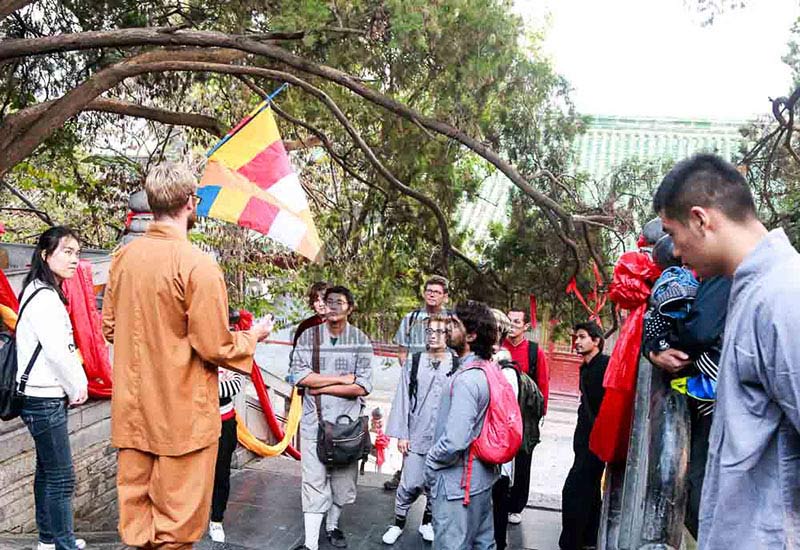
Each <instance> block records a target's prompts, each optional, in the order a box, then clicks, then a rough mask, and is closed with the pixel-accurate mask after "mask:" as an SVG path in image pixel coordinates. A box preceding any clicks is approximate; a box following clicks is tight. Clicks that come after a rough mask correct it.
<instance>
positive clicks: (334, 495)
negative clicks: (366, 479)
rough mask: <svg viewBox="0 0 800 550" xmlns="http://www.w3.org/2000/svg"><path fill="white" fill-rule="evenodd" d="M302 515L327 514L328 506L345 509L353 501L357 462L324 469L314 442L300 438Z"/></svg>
mask: <svg viewBox="0 0 800 550" xmlns="http://www.w3.org/2000/svg"><path fill="white" fill-rule="evenodd" d="M300 445H301V449H302V455H301V458H300V466H301V470H302V479H303V483H302V502H303V512H311V513H317V514H324V513H326V512H327V511H328V510H329V509H330V507H331V504H336V505H337V506H344V505H345V504H352V503H354V502H355V501H356V482H357V480H358V462H353V463H352V464H348V465H347V466H325V465H324V464H323V463H322V462H320V461H319V459H318V458H317V441H316V440H315V439H306V438H302V439H301V442H300Z"/></svg>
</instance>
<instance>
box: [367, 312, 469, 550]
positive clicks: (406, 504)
mask: <svg viewBox="0 0 800 550" xmlns="http://www.w3.org/2000/svg"><path fill="white" fill-rule="evenodd" d="M448 324H449V317H448V316H447V315H442V314H434V315H432V316H430V317H428V319H427V321H426V325H427V326H426V329H425V336H426V338H427V342H428V343H427V347H428V349H427V351H424V352H418V353H413V354H411V356H410V357H409V358H408V359H407V360H406V363H405V365H403V373H402V376H401V378H400V382H399V383H398V384H397V392H396V393H395V396H394V401H392V411H391V413H390V414H389V423H388V425H387V428H386V435H388V436H391V437H396V438H397V440H398V441H397V449H398V450H399V451H400V452H401V453H403V457H404V458H403V472H402V475H401V477H400V485H399V486H398V487H397V494H396V495H395V519H394V525H392V526H391V527H389V529H388V530H387V531H386V533H385V534H384V535H383V542H384V543H385V544H394V543H395V542H397V539H398V538H399V537H400V535H401V534H402V532H403V528H404V527H405V524H406V517H407V516H408V509H409V508H410V507H411V505H412V504H414V502H415V501H416V500H417V498H419V496H420V495H421V494H422V493H423V492H425V495H426V497H428V498H427V502H426V503H425V514H424V515H423V517H422V524H421V525H420V527H419V532H420V534H421V535H422V538H423V539H425V541H427V542H433V539H434V533H433V524H432V516H431V501H430V495H429V494H428V491H427V490H426V489H425V455H427V454H428V450H429V449H430V448H431V445H432V444H433V433H434V428H435V425H436V417H437V415H438V413H439V404H440V403H441V398H442V393H443V392H445V391H447V390H448V388H449V384H448V382H449V381H450V379H449V378H448V375H449V374H450V371H451V370H452V367H453V354H452V353H451V352H450V351H449V350H448V349H447V344H446V342H447V328H448Z"/></svg>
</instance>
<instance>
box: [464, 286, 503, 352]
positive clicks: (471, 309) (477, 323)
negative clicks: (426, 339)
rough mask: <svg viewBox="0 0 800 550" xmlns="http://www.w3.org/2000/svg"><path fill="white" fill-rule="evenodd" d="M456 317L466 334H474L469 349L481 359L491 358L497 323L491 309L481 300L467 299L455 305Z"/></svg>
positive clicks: (495, 339)
mask: <svg viewBox="0 0 800 550" xmlns="http://www.w3.org/2000/svg"><path fill="white" fill-rule="evenodd" d="M456 317H458V319H459V320H460V321H461V323H462V324H463V325H464V330H465V331H466V333H467V334H475V340H473V341H472V342H470V344H469V349H470V350H471V351H474V352H475V355H477V356H478V357H480V358H481V359H487V360H488V359H491V358H492V354H493V353H494V350H493V349H492V348H493V346H494V344H495V342H496V341H497V323H496V322H495V319H494V314H493V313H492V310H491V309H489V306H487V305H486V304H485V303H483V302H478V301H476V300H467V301H466V302H462V303H460V304H458V305H457V306H456Z"/></svg>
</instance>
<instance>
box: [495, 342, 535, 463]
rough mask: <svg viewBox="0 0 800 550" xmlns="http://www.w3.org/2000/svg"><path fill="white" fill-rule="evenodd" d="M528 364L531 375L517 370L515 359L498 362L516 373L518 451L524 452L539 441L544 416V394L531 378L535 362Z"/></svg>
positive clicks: (528, 452)
mask: <svg viewBox="0 0 800 550" xmlns="http://www.w3.org/2000/svg"><path fill="white" fill-rule="evenodd" d="M530 347H531V348H534V343H533V342H531V344H530ZM534 352H538V349H536V348H534ZM529 365H531V369H530V371H529V372H531V376H529V375H527V374H525V373H524V372H522V371H521V370H519V369H518V368H517V363H516V362H515V361H501V362H500V367H501V368H504V369H514V372H515V373H516V375H517V387H518V388H519V394H518V396H517V400H518V402H519V410H520V413H521V414H522V446H521V447H520V451H521V452H524V453H525V454H530V453H532V452H533V449H534V448H535V447H536V445H537V444H538V443H539V441H541V437H540V434H539V421H540V420H541V419H542V417H543V416H544V395H542V391H541V390H540V389H539V386H538V385H536V382H534V378H533V375H534V374H535V372H536V371H535V363H529Z"/></svg>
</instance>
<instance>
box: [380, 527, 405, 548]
mask: <svg viewBox="0 0 800 550" xmlns="http://www.w3.org/2000/svg"><path fill="white" fill-rule="evenodd" d="M402 534H403V530H402V529H400V528H399V527H398V526H397V525H392V526H391V527H389V529H388V530H387V531H386V532H385V533H384V534H383V544H394V543H395V542H397V539H399V538H400V535H402Z"/></svg>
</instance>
